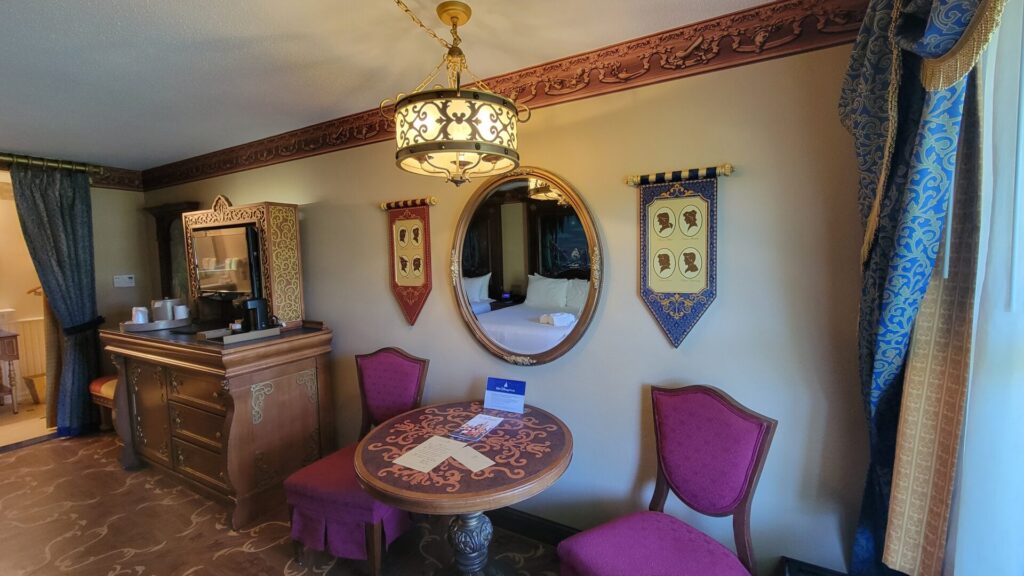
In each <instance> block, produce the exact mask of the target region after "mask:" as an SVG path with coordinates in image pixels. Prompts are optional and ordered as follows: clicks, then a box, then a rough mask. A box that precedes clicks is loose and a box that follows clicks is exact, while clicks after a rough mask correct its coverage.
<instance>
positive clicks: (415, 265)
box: [412, 228, 423, 276]
mask: <svg viewBox="0 0 1024 576" xmlns="http://www.w3.org/2000/svg"><path fill="white" fill-rule="evenodd" d="M413 230H414V231H415V230H419V228H413ZM412 273H413V276H419V275H421V274H423V258H421V257H419V256H416V257H414V258H413V259H412Z"/></svg>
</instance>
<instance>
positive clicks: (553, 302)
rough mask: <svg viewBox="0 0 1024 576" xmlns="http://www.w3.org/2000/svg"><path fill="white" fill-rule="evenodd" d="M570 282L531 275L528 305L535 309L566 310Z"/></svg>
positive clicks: (527, 290) (527, 291)
mask: <svg viewBox="0 0 1024 576" xmlns="http://www.w3.org/2000/svg"><path fill="white" fill-rule="evenodd" d="M568 289H569V281H568V280H560V279H558V278H545V277H544V276H538V275H536V274H531V275H530V277H529V283H528V284H527V287H526V305H527V306H531V307H533V308H565V297H566V293H567V292H568Z"/></svg>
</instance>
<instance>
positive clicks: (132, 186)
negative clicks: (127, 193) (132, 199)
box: [90, 166, 143, 192]
mask: <svg viewBox="0 0 1024 576" xmlns="http://www.w3.org/2000/svg"><path fill="white" fill-rule="evenodd" d="M90 184H91V185H92V186H93V187H95V188H114V189H116V190H131V191H133V192H142V191H143V187H142V172H141V171H139V170H128V169H126V168H111V167H109V166H104V167H103V172H102V173H101V174H93V175H92V178H91V180H90Z"/></svg>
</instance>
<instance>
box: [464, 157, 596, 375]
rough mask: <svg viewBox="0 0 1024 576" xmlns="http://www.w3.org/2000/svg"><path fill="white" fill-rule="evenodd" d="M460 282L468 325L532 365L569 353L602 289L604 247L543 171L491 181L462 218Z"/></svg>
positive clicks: (571, 193) (499, 350)
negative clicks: (602, 252)
mask: <svg viewBox="0 0 1024 576" xmlns="http://www.w3.org/2000/svg"><path fill="white" fill-rule="evenodd" d="M452 283H453V285H454V287H455V298H456V300H457V301H458V305H459V309H460V311H461V313H462V317H463V319H464V320H465V322H466V325H467V326H468V327H469V329H470V331H471V332H472V333H473V335H474V336H475V337H476V338H477V340H479V341H480V343H481V344H482V345H483V346H484V348H486V349H487V350H488V351H490V352H491V353H493V354H495V355H496V356H498V357H499V358H502V359H503V360H505V361H507V362H511V363H514V364H520V365H527V366H529V365H534V364H543V363H546V362H550V361H552V360H554V359H555V358H558V357H559V356H561V355H563V354H565V353H566V352H567V351H568V350H570V349H571V348H572V347H573V346H574V345H575V344H576V342H578V341H579V339H580V337H581V336H582V335H583V332H584V331H586V329H587V326H588V325H589V324H590V319H591V317H592V316H593V314H594V309H595V308H596V306H597V298H598V294H599V293H600V288H601V246H600V242H599V240H598V237H597V229H596V228H595V226H594V223H593V220H592V219H591V217H590V213H589V212H588V211H587V207H586V205H585V204H584V203H583V200H582V199H581V198H580V196H579V195H578V194H577V193H576V191H575V190H573V188H572V187H571V186H569V184H568V183H567V182H565V181H564V180H562V179H561V178H559V177H558V176H555V175H554V174H552V173H550V172H547V171H545V170H541V169H539V168H520V169H518V170H514V171H513V172H510V173H508V174H503V175H501V176H497V177H495V178H491V179H490V180H488V181H487V182H484V183H483V184H482V185H481V186H480V188H479V189H478V190H477V191H476V193H474V195H473V196H472V198H470V199H469V201H468V203H467V204H466V208H465V209H464V210H463V213H462V217H461V218H460V219H459V226H458V229H457V230H456V233H455V244H454V246H453V248H452Z"/></svg>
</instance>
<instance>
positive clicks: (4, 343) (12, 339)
mask: <svg viewBox="0 0 1024 576" xmlns="http://www.w3.org/2000/svg"><path fill="white" fill-rule="evenodd" d="M17 359H18V333H17V332H7V331H4V330H0V362H7V382H9V383H10V389H11V406H12V407H13V408H14V413H15V414H17V413H18V382H17V381H16V380H15V379H14V361H15V360H17ZM0 388H3V386H0ZM3 405H4V394H3V390H0V406H3Z"/></svg>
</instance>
